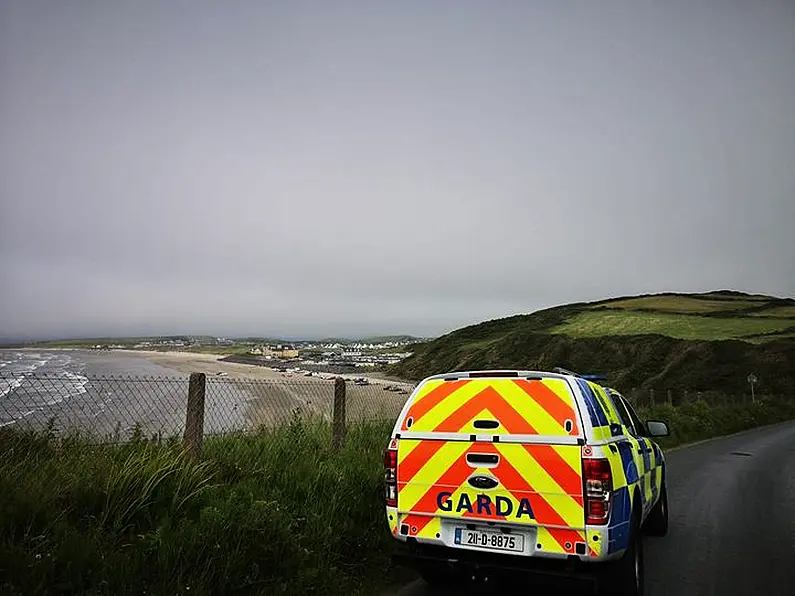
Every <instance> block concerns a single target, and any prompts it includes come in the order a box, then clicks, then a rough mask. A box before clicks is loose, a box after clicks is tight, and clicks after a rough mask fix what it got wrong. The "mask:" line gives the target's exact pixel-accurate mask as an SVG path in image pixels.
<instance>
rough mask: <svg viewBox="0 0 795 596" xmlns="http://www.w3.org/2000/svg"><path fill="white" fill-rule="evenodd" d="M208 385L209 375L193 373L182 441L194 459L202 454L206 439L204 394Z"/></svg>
mask: <svg viewBox="0 0 795 596" xmlns="http://www.w3.org/2000/svg"><path fill="white" fill-rule="evenodd" d="M206 387H207V375H205V374H204V373H191V374H190V381H188V409H187V412H186V414H185V434H184V436H183V437H182V443H183V445H184V446H185V451H186V452H187V453H188V455H189V456H190V457H192V458H193V459H199V458H200V457H201V455H202V441H203V439H204V395H205V390H206Z"/></svg>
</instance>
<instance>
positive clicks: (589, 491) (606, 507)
mask: <svg viewBox="0 0 795 596" xmlns="http://www.w3.org/2000/svg"><path fill="white" fill-rule="evenodd" d="M582 464H583V474H582V482H583V487H582V488H583V496H584V497H585V523H586V524H594V525H604V524H606V523H607V520H608V519H610V500H611V497H612V495H613V475H612V473H611V471H610V462H609V461H608V460H606V459H584V460H582Z"/></svg>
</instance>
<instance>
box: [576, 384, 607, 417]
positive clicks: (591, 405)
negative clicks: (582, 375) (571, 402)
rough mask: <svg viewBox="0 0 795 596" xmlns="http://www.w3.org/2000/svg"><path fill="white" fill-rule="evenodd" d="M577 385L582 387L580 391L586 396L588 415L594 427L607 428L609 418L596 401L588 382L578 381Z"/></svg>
mask: <svg viewBox="0 0 795 596" xmlns="http://www.w3.org/2000/svg"><path fill="white" fill-rule="evenodd" d="M577 384H578V385H579V386H580V391H582V394H583V395H584V396H585V404H586V406H587V407H588V414H589V415H590V417H591V424H592V425H593V426H607V417H606V416H605V413H604V412H603V411H602V407H601V406H600V405H599V404H598V403H597V401H596V395H594V392H593V389H591V386H590V385H589V384H588V381H584V380H583V379H577Z"/></svg>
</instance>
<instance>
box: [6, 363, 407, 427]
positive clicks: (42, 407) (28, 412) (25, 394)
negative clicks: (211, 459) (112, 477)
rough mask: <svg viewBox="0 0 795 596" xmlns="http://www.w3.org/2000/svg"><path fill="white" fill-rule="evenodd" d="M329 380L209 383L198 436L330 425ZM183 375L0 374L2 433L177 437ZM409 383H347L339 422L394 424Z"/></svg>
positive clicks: (184, 399)
mask: <svg viewBox="0 0 795 596" xmlns="http://www.w3.org/2000/svg"><path fill="white" fill-rule="evenodd" d="M334 386H335V382H334V379H330V380H328V379H319V378H301V379H300V380H286V379H285V380H282V379H278V380H250V379H237V378H226V377H207V378H206V380H205V382H204V404H203V433H204V434H205V435H210V436H212V435H223V434H228V433H236V432H250V431H254V430H262V429H276V428H278V427H280V426H282V425H285V424H289V423H290V422H291V421H294V420H296V419H302V420H314V421H324V422H329V423H330V422H331V421H332V419H333V413H334V412H333V410H334ZM188 388H189V377H188V376H174V377H158V378H150V377H119V376H115V377H114V376H108V377H85V376H80V375H75V374H71V373H64V374H60V375H45V376H37V375H25V376H15V375H7V374H6V375H4V374H0V428H2V427H12V428H15V429H24V430H34V431H43V430H45V429H46V430H48V431H49V432H53V433H56V434H59V435H67V434H80V435H82V436H84V437H91V438H93V439H94V440H97V441H102V442H123V441H126V440H129V439H130V438H131V437H133V436H141V435H142V436H145V437H151V436H159V437H164V438H167V437H177V436H181V435H182V434H183V432H184V429H185V423H186V412H187V410H186V409H187V403H188ZM412 389H413V385H412V384H409V383H389V382H386V381H384V382H370V381H356V382H354V380H353V379H346V382H345V400H346V403H345V418H346V420H347V421H348V422H355V421H359V420H381V419H384V420H385V419H391V420H394V419H395V418H396V417H397V415H398V413H399V412H400V409H401V408H402V406H403V404H404V403H405V401H406V399H407V398H408V396H409V394H410V392H411V390H412Z"/></svg>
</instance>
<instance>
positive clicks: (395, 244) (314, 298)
mask: <svg viewBox="0 0 795 596" xmlns="http://www.w3.org/2000/svg"><path fill="white" fill-rule="evenodd" d="M0 7H2V8H0V284H2V287H1V288H0V289H1V290H2V298H1V301H0V337H6V338H10V337H45V336H58V337H65V336H72V337H74V336H87V335H98V334H103V335H104V334H159V333H212V334H225V335H227V334H228V335H240V334H247V335H249V334H250V335H259V334H267V335H282V336H288V337H317V336H326V335H349V336H351V335H362V334H375V333H392V332H395V333H403V332H406V333H414V334H420V335H435V334H440V333H443V332H445V331H448V330H451V329H454V328H456V327H459V326H463V325H465V324H469V323H473V322H478V321H481V320H484V319H489V318H495V317H502V316H506V315H510V314H515V313H520V312H531V311H534V310H537V309H539V308H543V307H547V306H552V305H555V304H560V303H565V302H572V301H583V300H595V299H600V298H605V297H610V296H619V295H625V294H635V293H645V292H658V291H702V290H711V289H720V288H732V289H737V290H744V291H751V292H762V293H770V294H775V295H781V296H792V295H794V294H795V67H794V66H793V65H795V3H793V2H791V1H786V0H782V1H779V2H772V1H762V0H756V1H754V2H746V1H740V0H737V1H730V0H714V1H711V2H698V1H694V0H679V1H666V2H663V1H652V0H646V1H627V2H607V1H599V2H591V1H581V2H565V1H564V2H558V1H555V2H549V1H538V2H531V1H530V0H516V1H507V0H501V1H500V2H486V1H480V2H467V1H453V0H450V1H429V0H416V1H401V2H395V1H392V0H384V1H380V2H379V1H374V0H363V1H361V2H347V1H338V0H333V1H332V0H318V1H315V2H305V1H297V0H289V1H286V0H285V1H283V2H264V1H259V0H257V1H254V0H252V1H250V2H243V1H225V2H217V1H215V0H213V1H209V0H207V1H204V0H190V1H188V0H186V1H176V0H169V1H164V0H151V1H143V0H134V1H133V0H128V1H126V2H125V1H119V2H101V1H88V0H85V1H78V0H74V1H67V0H58V1H55V0H53V1H51V2H40V1H36V0H16V1H12V0H0Z"/></svg>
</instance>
